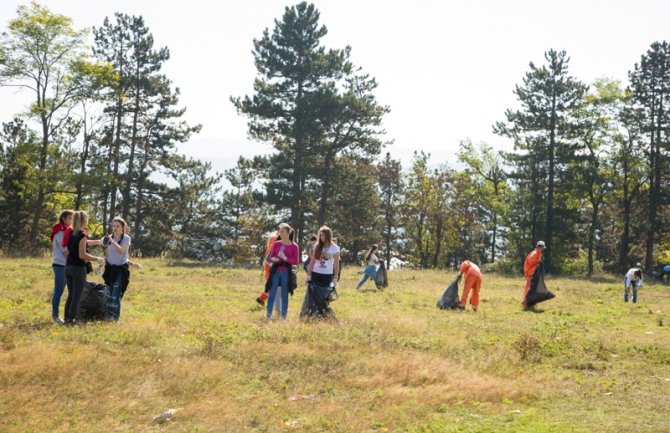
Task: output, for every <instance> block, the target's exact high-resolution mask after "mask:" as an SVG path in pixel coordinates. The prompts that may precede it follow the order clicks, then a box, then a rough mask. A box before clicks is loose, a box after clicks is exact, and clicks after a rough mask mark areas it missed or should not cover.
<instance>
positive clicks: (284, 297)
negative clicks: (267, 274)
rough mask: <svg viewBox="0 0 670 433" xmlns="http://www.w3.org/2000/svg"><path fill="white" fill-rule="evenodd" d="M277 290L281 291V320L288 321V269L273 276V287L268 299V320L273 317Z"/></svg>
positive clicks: (276, 272)
mask: <svg viewBox="0 0 670 433" xmlns="http://www.w3.org/2000/svg"><path fill="white" fill-rule="evenodd" d="M277 290H281V318H282V319H286V314H287V313H288V269H282V270H277V271H275V273H274V275H272V287H271V288H270V296H269V297H268V319H269V318H271V317H272V307H274V304H275V296H277Z"/></svg>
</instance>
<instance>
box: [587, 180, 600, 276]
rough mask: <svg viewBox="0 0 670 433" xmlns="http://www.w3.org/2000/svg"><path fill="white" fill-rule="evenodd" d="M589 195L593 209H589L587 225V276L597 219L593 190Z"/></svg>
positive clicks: (589, 270)
mask: <svg viewBox="0 0 670 433" xmlns="http://www.w3.org/2000/svg"><path fill="white" fill-rule="evenodd" d="M591 188H593V186H592V187H591ZM589 194H590V195H591V205H592V206H593V210H592V211H591V224H590V226H589V239H588V255H589V257H588V270H587V272H588V277H589V278H591V277H592V276H593V242H594V239H595V235H596V224H597V221H598V203H597V202H596V201H595V200H594V197H593V192H590V193H589Z"/></svg>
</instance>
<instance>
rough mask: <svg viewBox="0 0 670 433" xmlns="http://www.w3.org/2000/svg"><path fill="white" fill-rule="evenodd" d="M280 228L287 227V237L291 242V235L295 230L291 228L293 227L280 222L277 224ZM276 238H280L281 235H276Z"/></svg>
mask: <svg viewBox="0 0 670 433" xmlns="http://www.w3.org/2000/svg"><path fill="white" fill-rule="evenodd" d="M279 228H280V229H287V230H288V239H289V240H290V241H291V242H293V236H294V235H295V230H293V227H291V226H290V225H288V224H286V223H281V224H279ZM277 240H281V237H280V236H279V235H277Z"/></svg>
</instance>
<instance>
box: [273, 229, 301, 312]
mask: <svg viewBox="0 0 670 433" xmlns="http://www.w3.org/2000/svg"><path fill="white" fill-rule="evenodd" d="M292 235H293V229H292V228H291V226H289V225H288V224H286V223H282V224H280V225H279V237H280V238H281V240H280V241H277V242H275V243H274V244H273V245H272V250H271V251H270V254H269V255H268V257H267V259H266V260H267V262H268V263H270V264H272V270H271V271H270V280H271V281H272V283H271V286H270V296H269V298H268V307H267V317H268V319H270V318H272V307H273V305H274V301H275V296H277V291H278V290H280V291H281V292H280V296H281V317H282V319H286V314H287V313H288V292H289V277H290V273H291V272H293V271H292V270H291V267H292V266H295V265H297V264H298V263H299V262H300V248H299V247H298V244H296V243H295V242H293V240H292Z"/></svg>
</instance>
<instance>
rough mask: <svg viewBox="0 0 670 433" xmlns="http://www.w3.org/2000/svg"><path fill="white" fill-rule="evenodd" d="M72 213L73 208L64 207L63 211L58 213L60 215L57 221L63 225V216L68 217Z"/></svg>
mask: <svg viewBox="0 0 670 433" xmlns="http://www.w3.org/2000/svg"><path fill="white" fill-rule="evenodd" d="M72 214H74V211H73V210H71V209H65V210H64V211H63V212H61V213H60V216H59V217H58V223H59V224H63V225H65V218H67V217H69V216H70V215H72Z"/></svg>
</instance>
